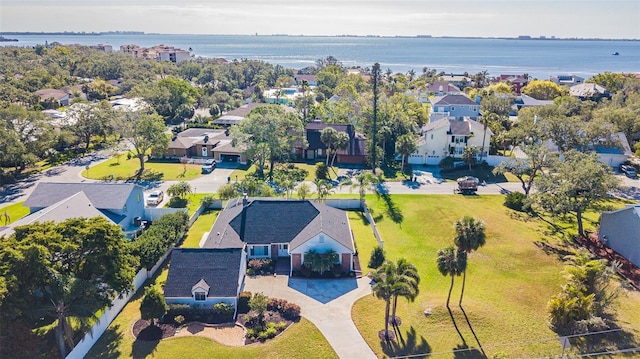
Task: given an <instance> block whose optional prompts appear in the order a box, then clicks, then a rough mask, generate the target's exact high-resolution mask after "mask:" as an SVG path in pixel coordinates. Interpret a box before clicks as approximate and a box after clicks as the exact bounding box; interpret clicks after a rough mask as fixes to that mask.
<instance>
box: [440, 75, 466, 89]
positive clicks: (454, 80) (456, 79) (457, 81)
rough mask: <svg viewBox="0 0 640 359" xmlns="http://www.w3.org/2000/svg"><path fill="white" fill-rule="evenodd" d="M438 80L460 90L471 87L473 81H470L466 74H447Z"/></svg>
mask: <svg viewBox="0 0 640 359" xmlns="http://www.w3.org/2000/svg"><path fill="white" fill-rule="evenodd" d="M440 78H441V79H442V80H444V81H447V82H449V83H451V84H453V85H454V86H456V87H457V88H460V89H464V88H465V87H467V86H472V85H473V80H471V77H470V76H469V75H468V74H454V73H449V74H444V75H442V76H440Z"/></svg>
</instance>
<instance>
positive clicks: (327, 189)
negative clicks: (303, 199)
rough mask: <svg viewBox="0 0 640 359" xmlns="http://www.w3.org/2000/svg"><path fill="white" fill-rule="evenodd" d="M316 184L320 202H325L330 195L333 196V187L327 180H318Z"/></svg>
mask: <svg viewBox="0 0 640 359" xmlns="http://www.w3.org/2000/svg"><path fill="white" fill-rule="evenodd" d="M315 183H316V189H317V190H318V199H319V200H320V202H324V201H325V200H326V199H327V197H329V195H331V194H333V192H334V191H333V186H332V185H331V183H330V182H328V181H327V180H323V179H317V180H316V182H315Z"/></svg>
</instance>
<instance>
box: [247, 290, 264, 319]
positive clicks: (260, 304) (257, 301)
mask: <svg viewBox="0 0 640 359" xmlns="http://www.w3.org/2000/svg"><path fill="white" fill-rule="evenodd" d="M268 304H269V297H267V296H266V295H264V294H263V293H262V292H259V293H253V295H252V296H251V299H249V308H251V310H253V311H254V312H256V313H258V320H259V321H260V323H263V322H264V312H265V311H266V310H267V305H268Z"/></svg>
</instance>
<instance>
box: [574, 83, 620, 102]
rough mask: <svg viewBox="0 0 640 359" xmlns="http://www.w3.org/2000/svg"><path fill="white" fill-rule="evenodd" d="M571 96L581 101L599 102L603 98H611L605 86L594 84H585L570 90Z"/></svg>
mask: <svg viewBox="0 0 640 359" xmlns="http://www.w3.org/2000/svg"><path fill="white" fill-rule="evenodd" d="M569 95H570V96H573V97H575V98H578V99H580V100H583V101H584V100H591V101H598V100H600V99H601V98H610V97H611V95H610V94H609V91H607V89H606V88H605V87H604V86H600V85H598V84H593V83H583V84H579V85H574V86H571V88H569Z"/></svg>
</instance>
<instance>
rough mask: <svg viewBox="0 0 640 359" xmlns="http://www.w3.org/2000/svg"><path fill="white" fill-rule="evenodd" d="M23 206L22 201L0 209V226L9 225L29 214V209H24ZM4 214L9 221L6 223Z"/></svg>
mask: <svg viewBox="0 0 640 359" xmlns="http://www.w3.org/2000/svg"><path fill="white" fill-rule="evenodd" d="M23 204H24V201H22V202H18V203H14V204H10V205H8V206H4V207H2V208H0V225H7V224H11V223H13V222H15V221H17V220H19V219H20V218H22V217H24V216H26V215H27V214H29V207H25V206H23ZM5 213H6V214H7V215H8V216H9V221H8V222H6V223H5V217H4V214H5Z"/></svg>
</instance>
